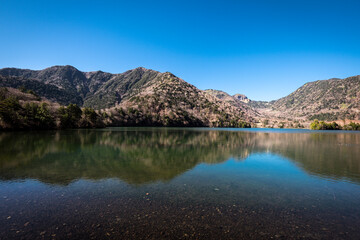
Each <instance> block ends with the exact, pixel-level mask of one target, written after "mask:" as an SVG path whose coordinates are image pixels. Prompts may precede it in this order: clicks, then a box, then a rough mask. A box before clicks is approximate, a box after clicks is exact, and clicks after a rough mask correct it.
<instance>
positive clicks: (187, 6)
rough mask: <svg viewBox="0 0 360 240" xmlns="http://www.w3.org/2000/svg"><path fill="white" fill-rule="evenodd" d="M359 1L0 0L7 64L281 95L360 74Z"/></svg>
mask: <svg viewBox="0 0 360 240" xmlns="http://www.w3.org/2000/svg"><path fill="white" fill-rule="evenodd" d="M359 11H360V1H358V0H336V1H334V0H326V1H323V0H271V1H270V0H248V1H241V0H238V1H235V0H222V1H211V0H207V1H202V0H199V1H196V0H192V1H187V0H181V1H180V0H166V1H157V0H152V1H140V0H139V1H136V0H132V1H110V0H101V1H91V0H87V1H83V0H73V1H69V0H62V1H55V0H43V1H39V0H32V1H28V0H22V1H21V0H6V1H5V0H0V68H4V67H17V68H29V69H36V70H38V69H43V68H46V67H50V66H53V65H72V66H74V67H76V68H78V69H79V70H81V71H95V70H102V71H106V72H111V73H121V72H124V71H126V70H129V69H133V68H136V67H140V66H141V67H145V68H150V69H154V70H157V71H160V72H166V71H169V72H172V73H173V74H175V75H176V76H178V77H180V78H182V79H184V80H185V81H187V82H189V83H191V84H193V85H195V86H196V87H198V88H200V89H203V90H204V89H209V88H211V89H219V90H223V91H226V92H228V93H229V94H235V93H242V94H245V95H247V96H248V97H249V98H250V99H253V100H275V99H278V98H280V97H283V96H286V95H287V94H289V93H291V92H292V91H294V90H296V89H297V88H298V87H300V86H301V85H303V84H304V83H306V82H310V81H316V80H322V79H329V78H334V77H336V78H345V77H349V76H354V75H360V17H359Z"/></svg>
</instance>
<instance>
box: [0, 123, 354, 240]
mask: <svg viewBox="0 0 360 240" xmlns="http://www.w3.org/2000/svg"><path fill="white" fill-rule="evenodd" d="M0 150H1V152H0V239H71V238H72V239H270V238H274V239H275V238H279V239H360V228H359V226H360V133H358V132H342V131H310V130H285V129H277V130H273V129H210V128H106V129H96V130H66V131H65V130H64V131H44V132H2V133H0Z"/></svg>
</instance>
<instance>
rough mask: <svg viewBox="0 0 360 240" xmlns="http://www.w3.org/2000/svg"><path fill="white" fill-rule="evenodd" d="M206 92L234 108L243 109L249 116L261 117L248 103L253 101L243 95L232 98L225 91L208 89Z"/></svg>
mask: <svg viewBox="0 0 360 240" xmlns="http://www.w3.org/2000/svg"><path fill="white" fill-rule="evenodd" d="M205 92H206V93H207V94H209V95H211V96H213V97H216V98H217V99H220V100H221V101H224V102H227V103H229V104H230V105H232V106H234V107H237V108H240V109H242V111H244V112H245V113H246V114H247V115H248V116H252V117H256V116H258V115H259V113H258V112H257V111H256V110H254V109H253V108H252V107H249V105H248V104H247V103H250V102H251V100H250V99H248V97H246V96H245V95H243V94H235V95H233V96H231V95H230V94H228V93H226V92H224V91H221V90H215V89H207V90H205Z"/></svg>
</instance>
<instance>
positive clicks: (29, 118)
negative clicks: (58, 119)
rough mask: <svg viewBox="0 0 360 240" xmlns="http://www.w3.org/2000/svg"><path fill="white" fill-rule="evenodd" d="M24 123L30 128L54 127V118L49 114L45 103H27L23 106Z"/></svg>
mask: <svg viewBox="0 0 360 240" xmlns="http://www.w3.org/2000/svg"><path fill="white" fill-rule="evenodd" d="M24 110H25V116H24V119H25V121H24V124H25V125H27V126H28V127H30V128H36V129H51V128H54V127H55V120H54V118H53V117H52V116H51V114H50V112H49V109H48V108H47V104H46V103H41V104H40V105H38V104H36V103H27V104H26V105H25V107H24Z"/></svg>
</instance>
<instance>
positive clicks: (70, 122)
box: [58, 104, 82, 128]
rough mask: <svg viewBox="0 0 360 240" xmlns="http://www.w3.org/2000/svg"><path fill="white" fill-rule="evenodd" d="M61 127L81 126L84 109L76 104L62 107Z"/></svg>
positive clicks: (60, 113) (60, 111) (60, 109)
mask: <svg viewBox="0 0 360 240" xmlns="http://www.w3.org/2000/svg"><path fill="white" fill-rule="evenodd" d="M58 112H59V115H60V127H61V128H76V127H79V121H80V119H81V114H82V111H81V109H80V107H79V106H78V105H76V104H69V105H68V106H67V107H60V108H59V110H58Z"/></svg>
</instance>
